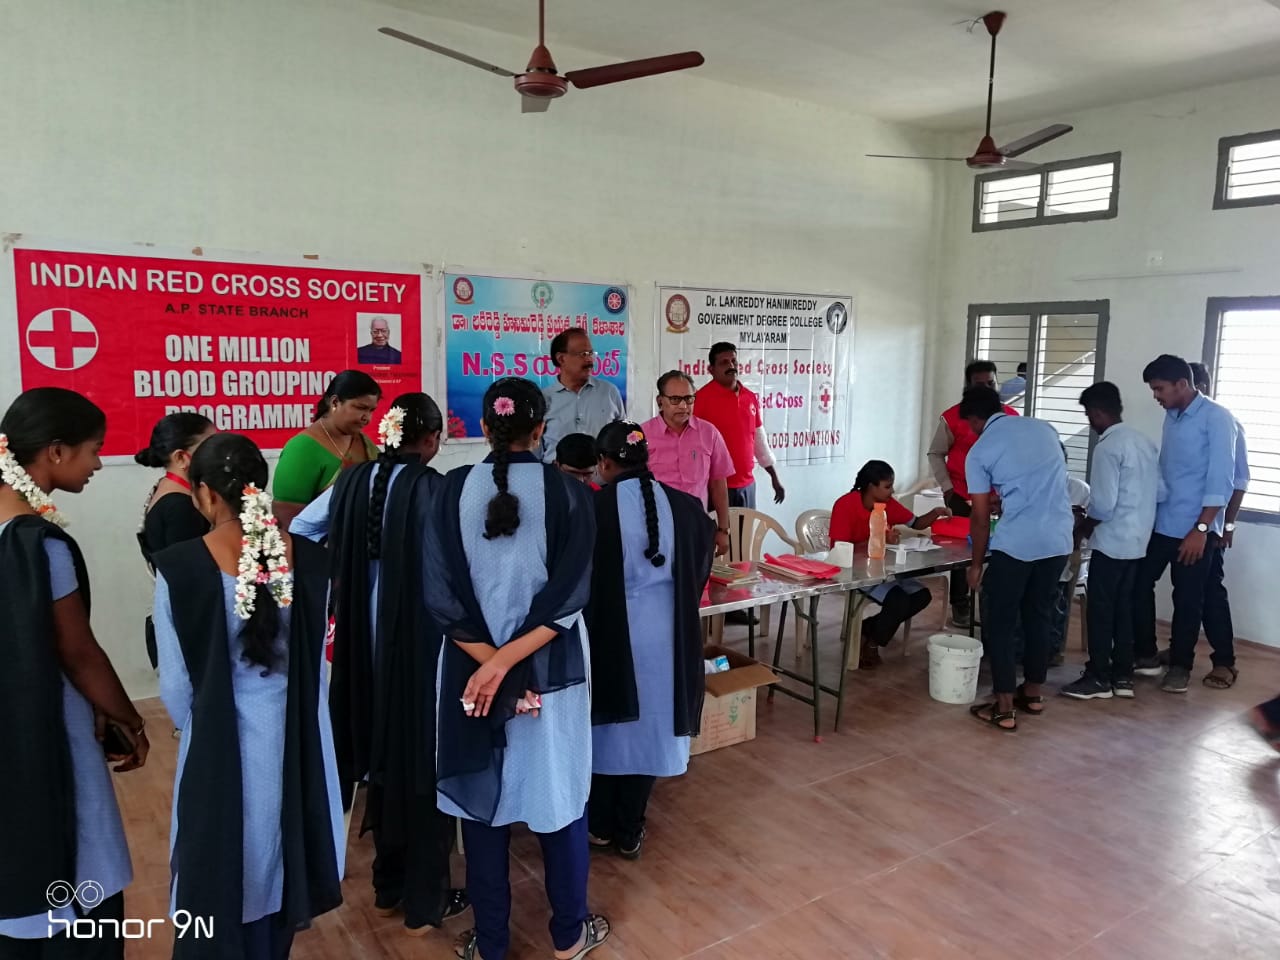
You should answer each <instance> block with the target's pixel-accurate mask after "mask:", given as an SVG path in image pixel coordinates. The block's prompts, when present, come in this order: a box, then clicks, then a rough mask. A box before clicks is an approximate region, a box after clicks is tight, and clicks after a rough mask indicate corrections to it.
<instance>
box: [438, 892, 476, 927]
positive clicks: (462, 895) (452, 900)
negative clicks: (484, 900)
mask: <svg viewBox="0 0 1280 960" xmlns="http://www.w3.org/2000/svg"><path fill="white" fill-rule="evenodd" d="M470 906H471V898H470V897H468V896H467V891H465V890H460V889H458V888H456V887H455V888H454V889H452V890H450V891H449V899H448V900H446V901H445V902H444V913H443V914H442V919H443V920H448V919H450V918H451V917H456V916H457V915H458V914H460V913H466V912H467V908H468V907H470Z"/></svg>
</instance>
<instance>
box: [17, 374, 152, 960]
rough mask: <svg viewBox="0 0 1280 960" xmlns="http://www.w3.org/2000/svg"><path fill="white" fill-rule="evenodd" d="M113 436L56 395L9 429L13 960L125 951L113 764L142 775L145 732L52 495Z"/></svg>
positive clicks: (96, 415) (24, 409) (20, 414)
mask: <svg viewBox="0 0 1280 960" xmlns="http://www.w3.org/2000/svg"><path fill="white" fill-rule="evenodd" d="M106 428H107V418H106V416H105V415H104V414H103V412H102V411H101V410H99V409H98V408H97V407H96V406H94V405H93V404H92V403H90V402H89V401H88V400H86V399H85V398H84V397H82V396H80V394H78V393H74V392H72V391H70V390H62V389H58V388H56V387H40V388H37V389H34V390H28V391H26V392H25V393H23V394H22V395H21V396H19V397H18V398H17V399H16V400H15V401H14V402H13V405H12V406H10V407H9V409H8V411H7V412H6V413H5V415H4V419H3V420H0V610H3V611H4V614H3V615H4V619H5V626H4V629H3V630H0V663H3V667H0V729H2V730H4V731H5V738H4V743H5V760H4V766H5V786H4V789H3V790H0V957H3V958H5V960H53V958H58V960H121V958H123V956H124V941H123V940H122V939H121V938H120V935H119V928H118V921H120V920H122V919H123V918H124V897H123V894H122V892H121V891H123V890H124V888H125V887H127V886H128V885H129V882H130V881H131V880H132V879H133V868H132V865H131V864H130V862H129V849H128V847H127V845H126V844H125V836H124V825H123V824H122V823H121V820H120V809H119V807H118V806H117V805H116V795H115V791H114V789H113V788H112V785H111V774H110V772H109V771H108V769H107V761H108V760H112V761H123V762H121V763H120V764H119V765H118V766H117V767H116V770H117V771H118V772H119V771H124V770H133V769H136V768H138V767H140V766H142V765H143V763H145V762H146V758H147V750H148V744H147V737H146V733H145V732H144V731H143V721H142V717H140V716H139V715H138V712H137V711H136V710H135V709H134V707H133V704H132V703H130V702H129V697H128V695H127V694H126V693H125V691H124V687H123V686H122V685H121V683H120V678H119V677H118V676H116V672H115V670H114V669H113V668H112V666H111V661H110V660H108V659H107V655H106V654H105V653H104V652H103V650H102V648H101V647H99V646H98V642H97V640H95V639H94V636H93V630H92V628H91V627H90V626H89V578H88V575H87V573H86V571H85V564H84V559H83V558H82V556H81V554H80V548H79V547H78V546H77V545H76V542H75V541H74V540H73V539H71V537H69V536H68V535H67V534H66V533H64V532H63V531H62V529H61V525H62V524H64V523H65V521H66V518H65V516H64V515H63V514H61V513H59V512H58V511H57V510H56V509H54V506H53V503H52V501H51V500H50V498H49V495H50V494H51V493H54V492H57V491H63V492H66V493H79V492H80V491H81V490H83V489H84V486H85V484H87V483H88V482H89V478H90V477H91V476H93V474H94V473H96V472H97V471H98V470H99V469H100V468H101V466H102V461H101V460H100V459H99V457H98V452H99V451H100V450H101V449H102V440H103V437H104V435H105V433H106ZM95 711H96V712H98V713H100V714H102V715H103V716H104V717H105V719H106V720H107V721H108V722H109V724H110V725H111V726H112V727H113V728H114V734H113V737H112V739H111V740H105V741H103V742H100V735H95V731H94V714H95ZM113 740H118V741H119V742H118V743H114V744H113V742H112V741H113ZM80 918H83V919H87V920H89V921H91V922H92V923H94V924H95V925H96V926H97V927H98V929H99V931H100V933H99V934H98V935H97V936H95V937H86V938H80V937H76V938H72V937H70V936H69V935H68V933H67V931H68V930H69V929H70V924H72V923H74V922H75V921H76V920H77V919H80ZM101 921H106V922H107V923H106V925H104V924H103V923H102V922H101ZM111 921H116V922H117V923H115V924H113V923H111Z"/></svg>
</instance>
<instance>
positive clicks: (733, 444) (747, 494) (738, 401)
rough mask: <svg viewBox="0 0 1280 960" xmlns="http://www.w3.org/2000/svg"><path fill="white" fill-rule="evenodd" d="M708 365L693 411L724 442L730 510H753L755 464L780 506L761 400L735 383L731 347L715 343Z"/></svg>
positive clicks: (780, 488)
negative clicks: (765, 474)
mask: <svg viewBox="0 0 1280 960" xmlns="http://www.w3.org/2000/svg"><path fill="white" fill-rule="evenodd" d="M707 360H708V362H709V363H710V365H711V382H710V383H708V384H706V385H705V386H704V387H703V388H702V389H701V390H699V391H698V392H697V394H696V403H695V405H694V409H695V410H696V412H697V415H698V419H700V420H705V421H706V422H707V423H710V424H711V425H712V426H714V427H715V428H716V429H717V430H719V431H720V436H722V437H723V438H724V443H725V446H726V447H728V448H729V457H730V459H732V460H733V476H731V477H730V478H729V506H731V507H749V508H751V509H752V510H754V509H755V508H756V480H755V469H756V464H757V463H759V464H760V466H762V467H764V468H765V470H766V471H768V473H769V479H770V480H772V481H773V502H774V503H781V502H782V501H783V500H784V499H785V498H786V495H787V491H786V490H785V489H783V486H782V481H781V480H779V479H778V471H777V470H776V469H775V468H774V459H773V452H772V451H771V450H770V449H769V441H768V439H767V437H766V436H765V432H764V418H763V417H762V416H761V412H760V398H759V397H757V396H756V395H755V394H754V393H752V392H751V391H750V390H748V389H747V388H746V387H744V386H743V385H742V384H741V383H740V382H739V380H738V351H737V348H736V347H734V345H733V344H731V343H717V344H715V345H714V346H712V348H711V353H710V355H709V356H708V358H707Z"/></svg>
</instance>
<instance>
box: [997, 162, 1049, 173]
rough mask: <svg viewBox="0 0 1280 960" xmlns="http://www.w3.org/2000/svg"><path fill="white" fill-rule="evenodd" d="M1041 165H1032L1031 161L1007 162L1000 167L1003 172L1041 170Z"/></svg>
mask: <svg viewBox="0 0 1280 960" xmlns="http://www.w3.org/2000/svg"><path fill="white" fill-rule="evenodd" d="M1040 166H1041V165H1040V164H1038V163H1032V162H1031V161H1030V160H1006V161H1005V162H1004V163H1002V164H1001V165H1000V169H1001V170H1022V171H1028V170H1039V169H1040Z"/></svg>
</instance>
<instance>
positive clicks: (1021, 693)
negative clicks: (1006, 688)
mask: <svg viewBox="0 0 1280 960" xmlns="http://www.w3.org/2000/svg"><path fill="white" fill-rule="evenodd" d="M1026 690H1027V685H1026V684H1025V683H1024V684H1021V685H1019V687H1018V689H1017V690H1015V691H1014V692H1013V706H1014V709H1017V710H1021V711H1022V712H1023V713H1025V714H1027V715H1028V716H1031V717H1038V716H1040V714H1042V713H1044V697H1029V696H1027V692H1026Z"/></svg>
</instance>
